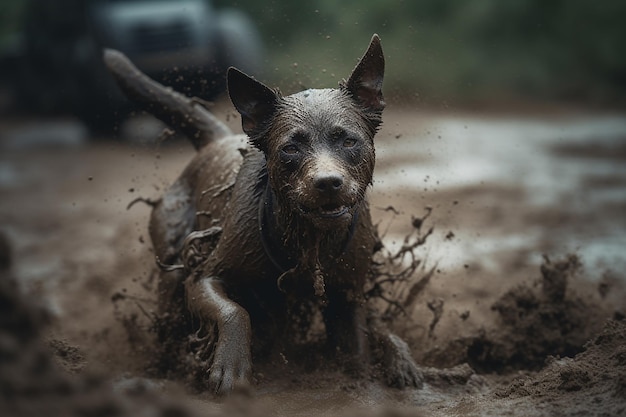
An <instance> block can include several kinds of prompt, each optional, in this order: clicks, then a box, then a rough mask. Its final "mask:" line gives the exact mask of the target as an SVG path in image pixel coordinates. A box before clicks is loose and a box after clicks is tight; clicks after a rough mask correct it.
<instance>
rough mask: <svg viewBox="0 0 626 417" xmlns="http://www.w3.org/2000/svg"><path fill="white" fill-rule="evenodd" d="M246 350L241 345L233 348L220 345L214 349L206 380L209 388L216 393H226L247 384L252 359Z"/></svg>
mask: <svg viewBox="0 0 626 417" xmlns="http://www.w3.org/2000/svg"><path fill="white" fill-rule="evenodd" d="M229 347H231V346H229ZM246 350H247V349H245V348H242V347H241V346H239V347H235V348H234V349H229V348H228V347H226V346H220V347H218V348H217V349H216V351H215V356H214V358H213V363H212V364H211V367H210V368H209V371H208V380H207V383H208V385H209V388H210V389H211V390H213V391H214V392H215V393H216V394H218V395H224V394H228V393H230V392H232V391H233V390H234V389H236V388H244V387H247V386H248V385H249V379H250V374H251V372H252V360H251V358H250V352H249V351H246Z"/></svg>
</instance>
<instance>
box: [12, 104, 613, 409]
mask: <svg viewBox="0 0 626 417" xmlns="http://www.w3.org/2000/svg"><path fill="white" fill-rule="evenodd" d="M217 111H219V112H222V114H223V115H226V116H229V119H230V122H229V123H231V124H232V126H234V127H236V126H237V123H238V121H237V119H236V118H235V117H234V116H233V114H232V111H231V110H229V109H228V108H227V107H224V108H218V109H217ZM474 118H475V116H467V115H464V116H462V117H453V118H451V119H450V118H449V117H448V116H441V115H428V114H421V115H419V116H415V114H414V113H413V112H412V111H410V110H409V109H393V108H391V109H390V111H389V112H388V113H386V115H385V125H384V128H383V130H382V131H381V134H380V136H379V142H378V146H379V148H378V161H377V174H376V175H375V177H376V182H375V184H374V187H373V189H372V190H371V193H370V195H371V203H372V204H371V205H372V214H373V217H374V220H375V222H376V223H378V227H379V231H380V233H381V235H382V236H383V241H384V242H385V245H386V246H387V247H388V248H389V250H391V251H395V250H397V249H398V248H401V247H402V245H403V244H405V243H406V242H404V240H403V239H404V236H405V235H407V233H409V232H412V231H414V230H415V226H416V223H420V226H421V229H420V230H421V232H422V235H421V236H423V235H424V234H425V233H426V232H427V231H428V230H429V228H430V227H432V228H433V232H432V234H430V235H429V236H428V238H427V239H426V240H425V242H424V243H423V244H421V245H419V247H417V249H416V252H415V253H416V256H417V257H418V258H419V259H420V261H421V262H420V265H419V267H418V268H417V269H416V271H415V273H414V274H413V275H412V276H413V278H412V279H413V280H412V281H410V283H408V284H407V283H401V284H398V285H396V286H395V287H394V288H391V289H390V288H388V289H387V290H386V291H387V292H386V293H385V294H387V295H388V296H390V297H392V298H393V299H396V300H402V301H403V302H404V303H403V304H402V305H403V306H404V307H403V309H402V311H404V313H406V314H404V313H401V312H400V313H399V312H398V310H397V309H396V310H393V309H389V304H388V303H385V302H382V303H379V304H378V305H377V306H378V307H379V308H381V309H382V310H385V309H387V310H386V311H387V312H391V311H393V312H394V313H393V314H391V316H392V317H393V320H394V321H393V326H394V329H395V331H396V332H397V333H398V334H399V335H400V336H402V337H403V338H404V339H405V340H407V341H408V342H409V345H410V348H411V350H412V353H413V356H414V357H415V359H416V361H417V362H418V363H419V364H420V365H422V366H423V370H424V377H425V386H424V388H423V389H421V390H398V389H392V388H387V387H386V386H385V385H384V384H383V383H382V382H380V381H379V380H378V379H376V378H373V377H372V378H361V379H355V378H352V377H349V376H347V375H345V374H344V373H343V372H340V371H339V370H338V369H339V366H337V364H336V363H333V362H332V361H327V360H325V352H320V351H316V350H315V349H316V347H315V346H314V345H308V346H306V349H301V350H299V351H298V352H285V354H283V355H278V356H277V357H276V358H274V359H273V360H271V361H268V362H267V363H259V364H258V365H257V366H256V367H255V371H254V378H253V382H254V383H253V387H252V389H250V390H245V391H241V392H237V393H235V394H234V395H233V396H232V397H231V398H228V399H217V398H215V397H213V396H212V395H211V394H210V393H207V392H203V391H199V390H198V389H197V386H196V385H193V384H192V385H189V384H187V382H188V380H189V376H181V375H180V374H179V373H178V374H177V373H174V372H172V373H168V372H167V366H166V367H165V371H166V372H163V370H164V369H163V367H161V369H160V371H161V372H155V369H154V358H155V352H156V348H157V347H158V346H156V343H155V341H156V336H155V334H154V333H153V332H150V331H149V329H150V327H151V326H153V324H154V310H155V309H156V304H155V295H154V291H155V289H156V276H155V271H156V265H155V262H154V257H153V255H152V253H151V248H150V244H149V238H148V234H147V218H148V213H149V207H148V206H146V205H144V204H139V203H138V204H135V205H133V206H132V207H131V208H130V209H128V210H127V206H128V204H129V203H130V202H131V201H133V200H134V199H136V198H137V197H143V198H157V197H158V196H159V195H160V193H161V192H162V190H163V188H164V187H165V186H167V184H169V183H170V182H171V181H172V180H173V179H174V178H175V177H176V176H177V174H178V172H180V170H181V169H182V167H183V166H184V165H185V163H186V162H187V160H188V159H189V158H190V156H191V155H192V154H193V149H192V148H191V146H189V145H188V144H186V143H185V142H184V141H173V142H172V143H170V144H158V145H157V144H144V145H137V144H128V143H123V142H117V141H111V140H108V139H104V140H103V139H100V140H92V141H89V142H86V143H84V144H82V145H71V146H69V145H62V146H61V145H58V143H57V144H56V145H54V146H51V147H41V145H40V146H39V147H34V148H29V147H26V148H19V147H8V148H3V150H2V155H1V156H0V193H1V195H2V199H1V201H2V202H1V204H0V219H1V220H0V232H1V233H2V239H0V267H1V270H2V272H1V273H0V275H1V281H0V300H1V303H0V309H2V315H1V316H0V317H1V318H0V323H1V326H0V389H1V392H0V410H1V414H2V415H7V416H35V415H42V414H43V413H45V414H46V415H51V416H57V415H58V416H61V415H63V416H66V415H92V416H104V415H120V416H122V415H123V416H126V415H129V416H130V415H162V416H186V415H190V416H191V415H208V416H214V415H215V416H217V415H251V416H266V415H277V416H297V415H307V416H309V415H320V416H349V415H389V416H404V415H406V416H420V415H435V416H448V415H470V416H474V415H475V416H482V415H485V416H501V415H509V416H518V415H519V416H522V415H523V416H543V415H557V416H559V415H563V416H565V415H598V416H613V415H624V414H625V413H626V360H625V358H626V352H625V351H624V346H626V340H625V339H626V321H625V320H624V316H625V314H624V313H625V311H626V301H625V300H626V292H625V291H624V289H625V282H626V277H625V276H624V269H623V265H624V263H623V262H624V258H623V257H622V258H620V257H616V256H615V255H614V254H615V253H619V251H618V250H616V249H615V247H616V246H617V247H618V248H619V247H620V245H621V243H622V240H620V239H621V236H623V234H624V231H626V224H625V221H626V220H625V219H624V218H623V212H624V211H623V209H624V208H626V192H625V191H624V184H625V183H624V180H623V179H624V178H625V177H624V176H623V171H622V168H621V167H622V166H623V165H624V157H623V153H620V152H612V151H606V150H607V149H618V150H619V149H623V142H622V141H616V142H615V143H613V142H611V141H609V140H608V139H607V140H604V139H602V138H604V137H605V136H607V135H608V133H606V132H607V131H608V130H610V129H609V128H606V129H604V130H603V128H602V129H600V130H599V131H597V132H595V133H593V129H591V128H590V129H591V130H592V132H591V133H589V134H588V135H587V136H586V137H587V138H588V140H587V141H585V140H584V137H583V136H584V135H582V134H581V135H579V136H580V137H578V136H577V137H576V138H575V139H576V140H573V139H572V140H569V141H566V140H565V139H563V137H565V136H567V135H566V134H561V136H560V137H558V138H556V139H555V140H553V141H550V140H549V138H548V139H545V138H544V139H542V140H539V139H537V138H533V137H532V135H530V136H529V139H528V141H527V142H526V143H525V144H523V145H521V144H518V145H515V143H513V144H512V145H511V146H512V147H513V148H515V147H516V146H517V147H518V153H517V155H514V156H507V155H509V153H508V152H506V149H509V148H506V147H504V150H502V149H503V148H502V147H500V148H498V145H497V143H496V142H495V141H494V142H488V141H487V138H485V136H486V135H487V136H488V131H487V130H485V129H487V127H485V126H487V125H489V121H491V122H493V124H495V125H497V126H499V127H498V129H497V131H498V132H506V129H505V128H504V127H506V126H507V125H506V123H505V121H503V120H501V119H489V118H487V121H485V119H484V118H482V117H481V118H480V120H479V121H478V122H475V123H474V122H473V120H474ZM530 120H531V122H532V121H535V123H534V124H532V123H531V122H528V120H526V123H530V124H531V125H532V126H545V125H546V124H547V125H549V127H550V129H554V130H555V131H559V129H558V128H557V127H555V126H558V125H559V123H560V124H562V126H564V127H562V129H561V130H560V131H561V132H563V131H566V132H567V131H568V129H573V130H574V131H576V132H579V131H581V130H584V129H583V128H582V127H580V126H578V125H575V124H574V128H572V127H571V123H574V122H571V120H580V118H579V117H578V116H577V115H574V117H572V118H571V119H570V118H558V120H556V121H555V120H553V119H550V120H548V121H546V120H545V119H542V118H535V119H533V118H532V117H531V118H530ZM619 120H621V119H619ZM459 124H460V126H461V127H460V128H459V130H460V132H459V133H458V135H459V136H455V135H456V134H457V133H455V132H456V130H455V129H457V127H458V125H459ZM464 124H465V125H466V126H467V127H466V128H463V127H462V126H463V125H464ZM592 124H593V123H592ZM445 126H453V127H454V126H457V127H454V128H449V129H446V127H445ZM524 126H526V125H524ZM611 126H614V124H613V125H611ZM10 128H11V129H15V126H14V125H11V126H10ZM510 128H511V131H512V134H511V136H515V135H517V134H519V129H520V128H519V124H511V125H510ZM11 129H9V128H8V127H6V126H5V127H2V126H0V145H2V143H3V142H2V141H5V142H6V141H8V140H9V139H10V137H11ZM151 129H152V128H151ZM533 129H538V131H540V133H541V134H538V136H539V137H541V136H542V135H543V133H545V131H542V130H541V129H540V128H533ZM550 129H547V130H546V131H549V132H551V131H552V130H550ZM147 130H150V129H147ZM152 130H153V129H152ZM544 130H545V129H544ZM534 131H535V130H533V132H534ZM485 132H487V133H485ZM516 132H517V133H516ZM620 132H621V131H619V132H617V133H616V134H615V135H614V136H619V134H622V133H620ZM625 132H626V131H625ZM139 134H141V132H139ZM603 134H604V136H603ZM624 135H625V136H622V137H626V133H624ZM438 136H441V138H440V137H438ZM472 136H475V137H477V138H479V139H480V140H479V141H475V142H473V143H474V145H471V144H470V143H463V144H461V145H458V146H457V142H458V141H459V140H461V139H459V138H464V137H472ZM519 136H524V135H521V134H519ZM7 138H9V139H7ZM581 138H582V139H581ZM598 138H600V139H598ZM566 139H567V138H566ZM598 140H600V142H601V143H599V144H598V143H596V142H597V141H598ZM513 142H514V141H513ZM528 142H531V143H532V146H531V145H529V144H528ZM565 142H566V143H565ZM555 143H556V145H555ZM620 143H621V144H622V145H620ZM490 144H493V146H492V147H493V148H497V149H487V148H486V146H491V145H490ZM557 145H559V146H557ZM595 145H597V148H598V149H601V150H602V152H600V151H598V152H591V151H590V150H593V149H596V147H595ZM620 146H622V147H621V148H620ZM461 148H462V149H461ZM498 149H500V151H498ZM520 149H521V150H520ZM461 151H462V152H461ZM463 153H465V154H464V155H465V159H463V158H461V156H463V155H462V154H463ZM476 155H482V158H483V159H480V161H478V162H479V163H478V164H477V165H478V166H482V165H481V163H482V162H483V161H487V160H488V157H487V156H485V155H490V157H492V158H493V160H489V161H490V170H488V171H484V172H483V171H480V172H478V171H476V170H475V169H474V170H469V171H467V172H465V171H459V170H461V165H460V162H459V161H470V162H471V161H472V160H473V159H476V158H477V157H476ZM507 157H511V158H514V159H513V160H512V161H513V162H511V161H507V160H506V158H507ZM524 158H525V159H524ZM457 162H459V163H457ZM470 162H464V163H465V164H470ZM524 164H526V165H527V167H528V168H527V169H528V170H529V171H532V175H530V174H529V175H527V176H524V177H523V178H521V177H520V178H516V175H515V174H513V175H511V173H510V172H509V171H510V170H511V169H513V170H515V167H517V166H523V165H524ZM542 167H549V168H546V170H545V171H543V172H544V175H547V177H546V179H545V181H544V182H542V181H541V180H540V173H541V172H542V169H543V168H542ZM576 167H578V169H576ZM557 168H558V170H557ZM561 168H562V170H561ZM415 170H417V171H415ZM498 170H500V171H498ZM449 172H453V173H457V174H458V175H456V174H455V175H452V174H448V173H449ZM555 172H557V173H562V172H563V173H564V172H566V173H568V174H572V175H570V176H564V177H563V178H561V181H560V184H559V185H558V186H557V185H550V184H552V183H551V181H553V179H551V178H549V176H550V175H554V174H555ZM546 173H547V174H546ZM574 174H575V175H574ZM459 177H462V181H461V180H459ZM566 183H567V184H566ZM583 196H584V197H583ZM426 207H430V208H431V209H432V213H431V214H430V216H428V217H427V218H425V219H424V220H423V224H421V223H422V222H420V221H417V220H416V219H419V218H423V217H424V215H425V213H426V212H427V211H428V210H430V209H427V208H426ZM409 244H410V242H409ZM603 248H604V249H603ZM588 249H589V250H588ZM591 249H593V250H591ZM544 255H545V256H544ZM407 300H409V301H410V302H406V301H407ZM303 358H305V359H303ZM161 365H162V363H161ZM192 379H193V378H192Z"/></svg>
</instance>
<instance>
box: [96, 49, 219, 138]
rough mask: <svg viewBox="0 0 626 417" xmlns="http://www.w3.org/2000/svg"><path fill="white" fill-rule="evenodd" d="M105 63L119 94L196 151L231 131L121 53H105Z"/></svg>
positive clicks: (206, 111)
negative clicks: (176, 133)
mask: <svg viewBox="0 0 626 417" xmlns="http://www.w3.org/2000/svg"><path fill="white" fill-rule="evenodd" d="M103 58H104V62H105V64H106V66H107V67H108V68H109V71H111V73H112V74H113V76H114V78H115V80H116V81H117V84H118V85H119V86H120V88H121V89H122V91H123V92H124V93H125V94H126V96H128V98H130V99H131V100H133V101H134V102H136V103H137V104H138V105H139V106H140V107H141V109H142V110H145V111H147V112H149V113H151V114H152V115H154V116H155V117H156V118H158V119H160V120H161V121H163V122H164V123H166V124H168V125H169V126H171V127H173V128H175V129H177V130H179V131H181V132H182V133H184V134H185V135H186V136H187V137H188V138H189V139H190V140H191V142H192V144H193V146H194V147H195V148H196V149H200V148H202V147H203V146H204V145H206V144H207V143H209V142H211V141H213V140H216V139H219V138H222V137H224V136H228V135H230V134H231V130H230V129H229V128H228V126H226V125H225V124H224V123H222V122H221V121H220V120H218V119H217V118H216V117H215V116H214V115H213V114H211V112H209V111H208V110H207V109H206V108H205V107H204V106H203V105H202V103H201V102H200V101H199V100H194V99H193V98H189V97H186V96H184V95H182V94H180V93H177V92H176V91H174V90H172V89H171V88H169V87H165V86H163V85H161V84H159V83H158V82H156V81H154V80H153V79H151V78H150V77H148V76H147V75H145V74H144V73H142V72H141V71H139V69H138V68H137V67H135V66H134V65H133V63H132V62H130V60H129V59H128V58H127V57H126V56H125V55H124V54H123V53H121V52H119V51H116V50H113V49H105V50H104V57H103Z"/></svg>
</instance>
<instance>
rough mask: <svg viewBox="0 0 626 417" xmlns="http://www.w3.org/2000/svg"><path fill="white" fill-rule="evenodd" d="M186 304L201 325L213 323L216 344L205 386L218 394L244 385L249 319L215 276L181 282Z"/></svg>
mask: <svg viewBox="0 0 626 417" xmlns="http://www.w3.org/2000/svg"><path fill="white" fill-rule="evenodd" d="M185 289H186V293H187V303H188V305H189V309H190V310H191V312H192V314H194V315H195V316H196V317H198V318H199V319H200V320H201V321H202V322H205V323H215V324H217V332H218V335H217V343H216V345H215V352H214V355H213V362H212V364H211V367H210V368H209V376H208V383H209V385H210V386H211V387H212V388H213V389H214V390H215V392H216V393H218V394H224V393H227V392H229V391H232V389H233V388H234V387H235V386H237V385H240V384H242V385H245V384H247V383H248V378H249V377H250V373H251V370H252V360H251V355H250V342H251V329H250V316H249V315H248V312H247V311H246V310H245V309H244V308H243V307H241V306H240V305H239V304H237V303H235V302H234V301H232V300H231V299H230V298H228V296H227V295H226V292H225V291H224V287H223V284H222V282H221V281H220V280H219V279H218V278H216V277H203V278H200V279H197V278H195V277H193V276H191V277H189V278H188V279H187V281H186V282H185Z"/></svg>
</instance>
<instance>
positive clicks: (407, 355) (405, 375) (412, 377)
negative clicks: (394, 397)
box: [383, 334, 424, 389]
mask: <svg viewBox="0 0 626 417" xmlns="http://www.w3.org/2000/svg"><path fill="white" fill-rule="evenodd" d="M386 342H387V343H385V345H386V346H385V353H384V363H383V366H384V375H385V382H387V385H389V386H391V387H396V388H400V389H402V388H409V387H414V388H422V386H423V385H424V375H423V373H422V371H421V370H420V368H419V367H418V366H417V364H416V363H415V361H414V360H413V358H412V357H411V352H410V350H409V346H408V345H407V344H406V342H405V341H404V340H402V339H400V338H399V337H398V336H396V335H394V334H389V335H387V341H386Z"/></svg>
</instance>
